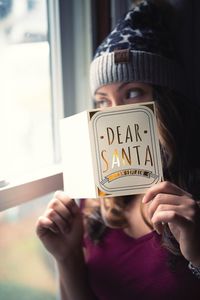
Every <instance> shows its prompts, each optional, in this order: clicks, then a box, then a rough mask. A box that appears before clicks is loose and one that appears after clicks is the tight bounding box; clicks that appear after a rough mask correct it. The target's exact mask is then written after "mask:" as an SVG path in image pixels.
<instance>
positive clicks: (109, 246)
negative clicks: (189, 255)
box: [84, 228, 200, 300]
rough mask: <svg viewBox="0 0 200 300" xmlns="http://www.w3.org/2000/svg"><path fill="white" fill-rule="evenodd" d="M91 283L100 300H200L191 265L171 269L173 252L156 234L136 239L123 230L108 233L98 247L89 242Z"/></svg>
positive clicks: (88, 264)
mask: <svg viewBox="0 0 200 300" xmlns="http://www.w3.org/2000/svg"><path fill="white" fill-rule="evenodd" d="M84 243H85V247H86V249H87V253H88V259H87V266H88V274H89V281H90V284H91V287H92V290H93V292H94V294H95V295H96V297H97V299H99V300H133V299H139V300H142V299H147V300H150V299H153V300H156V299H159V300H160V299H161V300H165V299H166V300H173V299H176V300H178V299H191V300H195V299H200V280H198V279H197V278H196V277H195V276H194V275H193V274H192V273H191V271H190V270H189V269H188V267H187V265H188V263H187V261H181V262H179V263H177V267H176V269H175V272H173V271H171V269H170V268H169V266H168V260H167V257H168V255H169V252H168V251H167V250H166V249H164V248H163V247H161V246H160V236H159V235H158V234H157V233H156V232H155V231H153V232H151V233H148V234H147V235H145V236H143V237H140V238H138V239H134V238H132V237H130V236H128V235H127V234H125V233H124V232H123V230H122V229H110V228H108V229H107V232H106V233H105V235H104V237H103V238H102V240H101V241H100V243H99V244H98V245H94V244H93V242H92V241H91V240H89V238H88V237H86V238H85V241H84Z"/></svg>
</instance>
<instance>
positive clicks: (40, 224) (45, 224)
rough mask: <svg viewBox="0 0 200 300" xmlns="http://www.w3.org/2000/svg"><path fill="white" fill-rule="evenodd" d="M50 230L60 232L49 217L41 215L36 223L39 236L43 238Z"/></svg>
mask: <svg viewBox="0 0 200 300" xmlns="http://www.w3.org/2000/svg"><path fill="white" fill-rule="evenodd" d="M49 231H51V232H53V233H55V234H57V233H59V230H58V227H57V226H56V225H55V224H54V223H53V222H52V221H51V220H50V219H48V218H46V217H44V216H41V217H39V219H38V221H37V224H36V234H37V235H38V237H39V238H42V237H43V236H44V235H46V234H48V233H49Z"/></svg>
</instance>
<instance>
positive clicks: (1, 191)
mask: <svg viewBox="0 0 200 300" xmlns="http://www.w3.org/2000/svg"><path fill="white" fill-rule="evenodd" d="M56 190H63V173H62V168H61V166H60V165H55V166H53V167H50V168H45V170H40V171H39V172H37V173H36V174H33V175H31V176H29V177H27V176H26V178H19V179H18V180H16V181H15V182H14V181H12V182H11V183H9V184H7V185H6V186H5V187H2V188H0V211H3V210H6V209H8V208H11V207H14V206H17V205H20V204H22V203H25V202H28V201H30V200H33V199H35V198H38V197H41V196H44V195H46V194H49V193H51V192H54V191H56Z"/></svg>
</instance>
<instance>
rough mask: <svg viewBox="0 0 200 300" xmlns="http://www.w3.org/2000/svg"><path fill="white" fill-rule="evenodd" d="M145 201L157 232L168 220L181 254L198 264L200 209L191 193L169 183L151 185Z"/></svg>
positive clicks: (199, 261) (199, 259) (199, 254)
mask: <svg viewBox="0 0 200 300" xmlns="http://www.w3.org/2000/svg"><path fill="white" fill-rule="evenodd" d="M142 201H143V203H149V207H148V214H149V218H150V220H151V222H152V224H153V226H154V228H155V229H156V231H157V232H158V233H161V231H162V223H168V226H169V228H170V231H171V233H172V234H173V235H174V237H175V239H176V240H177V241H178V243H179V245H180V250H181V252H182V254H183V256H184V257H185V258H186V259H187V260H188V261H191V262H192V264H193V265H194V266H200V208H199V206H198V205H197V203H196V201H194V200H193V199H192V195H191V194H189V193H187V192H186V191H184V190H182V189H181V188H179V187H178V186H176V185H175V184H172V183H170V182H167V181H165V182H161V183H159V184H156V185H154V186H153V187H151V188H150V189H149V190H148V191H147V193H146V194H145V196H144V198H143V200H142Z"/></svg>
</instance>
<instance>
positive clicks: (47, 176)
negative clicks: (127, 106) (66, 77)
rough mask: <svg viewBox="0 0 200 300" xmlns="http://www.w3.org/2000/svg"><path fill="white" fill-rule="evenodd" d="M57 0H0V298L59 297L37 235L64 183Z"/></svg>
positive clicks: (48, 259) (51, 264)
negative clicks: (60, 168)
mask: <svg viewBox="0 0 200 300" xmlns="http://www.w3.org/2000/svg"><path fill="white" fill-rule="evenodd" d="M56 2H57V1H56ZM56 2H55V1H51V0H50V1H45V0H21V1H19V0H5V1H0V49H1V55H0V66H1V68H0V82H1V89H0V136H1V147H0V185H1V189H0V203H1V204H0V210H1V211H2V212H1V213H0V232H1V237H2V238H1V241H0V247H1V250H2V252H1V257H0V264H1V271H0V295H1V298H2V299H10V300H12V299H13V300H14V299H27V298H28V299H34V300H40V299H43V300H45V299H48V300H53V299H56V295H57V283H56V272H55V268H54V261H53V259H52V257H51V256H50V255H49V254H47V252H46V251H45V250H44V248H43V247H42V245H41V244H40V241H39V240H38V238H37V237H36V234H35V223H36V220H37V218H38V216H39V215H40V214H42V212H43V211H44V209H45V207H46V205H47V202H48V201H49V199H50V198H51V197H52V194H49V192H51V191H54V190H56V189H58V188H59V187H60V188H61V186H62V178H61V173H60V171H59V172H58V171H57V172H56V171H55V168H53V169H52V166H53V165H54V164H55V163H58V162H59V159H60V158H59V153H58V152H59V151H58V146H55V144H56V142H57V140H55V139H58V137H57V135H58V134H57V131H58V122H59V119H60V118H61V117H62V116H63V115H62V101H63V99H62V92H61V80H60V81H59V82H58V83H56V81H55V80H59V79H60V77H61V75H60V74H58V72H59V71H60V72H61V70H60V69H59V67H60V65H59V59H60V57H59V49H58V47H59V43H58V41H57V40H56V39H57V38H58V36H57V32H56V25H57V24H56V21H57V19H58V17H57V14H56V13H57V12H58V7H57V6H56ZM57 3H58V2H57ZM54 43H55V44H56V46H55V47H54ZM55 55H56V59H57V61H56V65H55V61H54V65H53V64H52V62H53V59H54V56H55ZM55 73H56V74H55ZM55 78H56V79H55ZM56 96H57V97H59V98H60V99H59V101H57V102H56ZM55 102H56V103H55ZM57 106H59V109H58V108H57V109H54V108H55V107H57ZM55 137H56V138H55ZM57 144H58V143H57ZM50 167H51V168H50ZM41 170H43V171H41ZM58 174H59V177H57V175H58ZM57 178H58V179H59V180H57ZM3 186H5V187H3ZM42 195H45V196H43V197H41V196H42ZM39 196H40V198H37V197H39ZM32 199H34V201H33V202H30V203H27V204H23V205H20V206H16V205H18V204H21V203H23V202H25V201H28V200H32ZM12 206H15V207H13V208H10V209H8V210H5V209H7V208H9V207H12ZM4 210H5V211H4Z"/></svg>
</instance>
